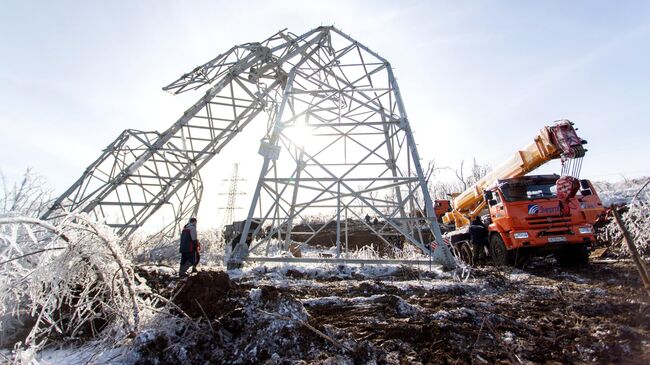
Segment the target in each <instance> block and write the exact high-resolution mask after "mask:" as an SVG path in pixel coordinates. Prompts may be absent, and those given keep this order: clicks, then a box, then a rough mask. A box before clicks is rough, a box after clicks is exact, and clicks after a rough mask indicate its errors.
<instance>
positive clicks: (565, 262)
mask: <svg viewBox="0 0 650 365" xmlns="http://www.w3.org/2000/svg"><path fill="white" fill-rule="evenodd" d="M554 256H555V259H556V260H557V262H558V263H559V264H560V266H563V267H580V266H586V265H588V264H589V251H588V250H587V246H586V245H585V244H573V245H570V246H567V247H564V249H563V250H561V251H558V252H556V253H555V254H554Z"/></svg>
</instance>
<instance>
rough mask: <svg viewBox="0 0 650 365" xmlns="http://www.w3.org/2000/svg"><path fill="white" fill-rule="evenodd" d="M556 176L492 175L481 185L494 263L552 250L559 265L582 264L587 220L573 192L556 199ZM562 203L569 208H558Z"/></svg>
mask: <svg viewBox="0 0 650 365" xmlns="http://www.w3.org/2000/svg"><path fill="white" fill-rule="evenodd" d="M559 178H560V176H558V175H533V176H521V177H515V178H510V179H500V180H497V182H496V184H494V185H493V186H491V187H488V188H487V189H485V201H487V213H488V215H489V219H487V222H488V223H489V224H488V226H487V229H488V231H489V233H488V234H489V236H488V237H489V251H490V256H492V260H493V261H494V262H495V263H496V264H497V265H507V264H513V263H514V264H517V262H518V261H520V260H521V259H523V258H526V257H529V256H530V255H531V254H540V253H553V254H554V256H555V257H556V259H557V260H558V262H559V263H560V264H561V265H572V264H577V265H580V264H586V263H587V261H588V247H589V245H590V244H591V243H592V242H593V240H594V230H593V226H592V223H593V221H590V220H588V219H587V217H586V216H585V214H584V211H583V210H582V209H581V202H580V201H579V199H578V198H577V197H571V198H569V199H568V201H561V200H560V199H559V198H558V195H557V187H556V182H557V180H558V179H559ZM563 204H567V205H568V207H569V209H563Z"/></svg>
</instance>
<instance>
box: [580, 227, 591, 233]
mask: <svg viewBox="0 0 650 365" xmlns="http://www.w3.org/2000/svg"><path fill="white" fill-rule="evenodd" d="M578 232H580V234H589V233H591V227H580V228H578Z"/></svg>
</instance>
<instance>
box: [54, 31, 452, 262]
mask: <svg viewBox="0 0 650 365" xmlns="http://www.w3.org/2000/svg"><path fill="white" fill-rule="evenodd" d="M197 89H205V90H206V91H205V94H204V95H203V96H202V97H201V98H200V99H199V101H197V102H196V103H195V104H194V105H192V106H191V107H190V108H189V109H188V110H187V111H186V112H185V113H184V114H183V115H182V116H181V118H180V119H178V120H177V121H176V122H175V123H174V124H173V125H172V126H171V127H170V128H169V129H168V130H166V131H164V132H162V133H157V132H139V131H132V130H127V131H125V132H124V133H122V135H120V137H118V139H117V140H116V141H115V142H113V143H112V144H110V145H109V146H108V148H107V149H106V150H105V151H104V153H103V154H102V156H101V157H100V158H99V159H98V160H97V161H95V162H94V163H93V164H91V166H89V167H88V169H87V170H86V171H85V173H84V174H83V176H82V177H81V178H80V179H79V180H78V181H77V182H76V183H75V184H74V185H73V186H72V187H71V188H70V189H68V190H67V191H66V192H65V193H64V194H63V195H62V196H61V197H60V198H59V199H57V201H56V202H55V204H54V206H53V207H52V209H51V210H50V211H49V212H47V213H46V215H45V217H46V218H55V217H57V216H58V215H59V214H60V213H61V211H63V210H71V211H72V210H74V211H82V212H88V213H91V214H93V215H95V216H96V217H97V218H98V219H102V220H106V222H107V223H108V224H109V225H111V226H112V227H115V228H116V229H117V232H118V233H119V234H121V235H123V236H128V235H130V234H132V233H133V232H134V231H135V230H136V229H137V228H138V227H140V226H142V225H143V224H144V223H145V222H146V221H147V220H148V219H149V218H150V217H151V216H152V215H153V214H154V213H156V211H158V210H159V209H160V208H161V207H163V206H170V207H171V208H172V209H173V211H174V217H175V222H173V224H172V225H171V226H170V229H172V230H173V229H176V228H178V227H179V226H180V224H181V221H182V220H184V219H186V218H187V217H188V216H189V215H193V214H196V212H197V209H198V206H199V202H200V197H201V191H202V186H201V181H200V178H199V175H198V172H199V171H200V169H201V168H202V167H203V166H204V165H205V164H206V163H207V162H208V161H209V160H210V159H211V158H212V157H214V156H215V155H216V154H218V153H219V152H220V151H221V149H222V148H224V147H225V146H226V145H227V144H228V143H229V142H230V141H232V140H233V139H234V138H235V136H236V135H237V134H238V133H239V132H241V131H242V129H243V128H245V127H246V126H247V125H248V124H249V123H251V122H252V121H253V120H254V119H256V117H257V116H260V118H268V124H267V129H266V134H265V137H264V138H263V142H262V144H261V146H260V151H259V152H260V154H262V155H263V156H264V163H263V167H262V170H261V172H260V178H259V181H258V184H257V187H256V190H255V194H254V196H253V200H252V202H251V205H250V209H249V214H248V218H247V222H246V225H245V228H244V231H245V232H247V231H249V230H250V227H251V222H252V221H253V220H255V221H258V222H260V223H261V224H260V225H259V226H257V228H256V230H255V234H254V236H255V237H259V240H257V241H256V242H255V243H253V244H252V245H251V247H250V249H251V251H255V250H257V251H256V252H259V249H260V248H264V247H265V245H266V248H267V249H268V245H269V244H271V243H272V242H274V244H277V242H278V241H279V242H284V243H288V242H290V241H291V240H292V237H297V235H300V236H302V237H301V239H300V241H301V242H307V243H308V242H309V240H310V237H313V236H315V235H317V234H318V233H319V228H314V227H311V226H310V224H309V217H310V216H313V215H314V214H320V215H321V216H322V217H324V220H325V222H326V223H325V224H323V225H322V226H321V228H320V229H322V227H325V226H328V225H329V224H335V225H336V237H337V247H338V249H339V250H338V251H337V253H340V252H341V247H342V246H341V244H342V243H344V242H346V240H345V236H346V232H347V229H346V227H345V225H347V224H348V222H349V221H350V219H356V220H363V217H362V216H361V214H362V212H370V213H372V214H373V215H374V216H376V217H378V218H379V220H380V221H381V224H378V225H373V226H371V225H368V229H370V230H371V231H372V232H373V233H374V234H375V235H376V237H377V239H379V240H381V241H382V242H384V243H385V244H389V245H391V244H395V243H396V242H397V241H400V242H406V243H410V244H414V245H416V246H417V247H419V248H420V249H421V250H423V251H425V252H426V251H427V250H428V249H427V247H428V246H427V245H428V243H429V242H430V241H431V238H430V237H431V233H433V235H434V236H435V238H436V241H438V242H439V243H442V238H441V237H440V231H439V227H438V225H437V223H436V221H435V217H434V216H433V207H432V203H431V198H430V196H429V192H428V191H427V189H426V183H425V181H424V177H423V173H422V169H421V166H420V163H419V156H418V153H417V148H416V145H415V142H414V140H413V135H412V133H411V130H410V126H409V122H408V118H407V115H406V111H405V109H404V105H403V102H402V99H401V95H400V93H399V88H398V85H397V82H396V80H395V77H394V75H393V71H392V68H391V66H390V64H389V63H388V62H387V61H386V60H385V59H383V58H382V57H380V56H379V55H378V54H376V53H374V52H373V51H371V50H370V49H368V48H367V47H365V46H364V45H362V44H360V43H359V42H357V41H355V40H354V39H352V38H350V37H349V36H348V35H346V34H344V33H342V32H341V31H339V30H338V29H336V28H334V27H319V28H316V29H313V30H311V31H309V32H307V33H305V34H303V35H295V34H292V33H290V32H287V31H286V30H283V31H280V32H278V33H276V34H275V35H273V36H272V37H270V38H268V39H266V40H265V41H263V42H260V43H247V44H243V45H239V46H235V47H233V48H231V49H230V50H228V51H227V52H225V53H223V54H221V55H219V56H217V57H216V58H214V59H213V60H211V61H209V62H207V63H205V64H204V65H202V66H199V67H197V68H195V69H194V70H192V71H191V72H189V73H187V74H185V75H183V76H182V77H181V78H179V79H178V80H176V81H175V82H173V83H171V84H170V85H168V86H166V87H165V88H164V90H166V91H169V92H172V93H174V94H179V93H183V92H186V91H191V90H197ZM298 224H302V226H303V228H302V229H301V230H300V231H297V230H296V229H294V228H295V227H296V226H297V225H298ZM305 225H306V227H308V228H307V229H304V227H305ZM427 230H428V231H429V235H428V237H429V238H426V237H425V236H426V235H423V234H422V232H423V231H427ZM170 232H171V231H170ZM396 237H397V238H396ZM245 238H246V235H245V234H244V235H243V236H242V239H241V242H240V247H239V249H238V250H237V252H236V254H235V255H234V259H243V258H245V256H247V254H248V250H247V249H248V247H247V246H246V245H243V244H244V241H245ZM242 245H243V247H242ZM438 247H440V249H436V250H435V253H434V254H435V255H434V256H435V257H434V259H437V260H438V261H442V262H446V263H449V262H450V261H451V259H450V257H449V255H450V254H449V250H448V249H447V248H446V247H445V246H444V245H442V244H440V245H438Z"/></svg>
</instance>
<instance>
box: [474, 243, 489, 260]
mask: <svg viewBox="0 0 650 365" xmlns="http://www.w3.org/2000/svg"><path fill="white" fill-rule="evenodd" d="M472 245H473V246H474V247H472V248H473V249H474V265H476V264H477V263H478V262H479V261H480V260H483V259H484V258H485V246H486V245H485V244H480V243H479V244H476V243H472Z"/></svg>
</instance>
